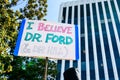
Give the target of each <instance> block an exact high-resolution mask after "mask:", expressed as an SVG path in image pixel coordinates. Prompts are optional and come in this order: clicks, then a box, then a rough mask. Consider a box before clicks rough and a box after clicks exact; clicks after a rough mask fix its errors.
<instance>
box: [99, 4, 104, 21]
mask: <svg viewBox="0 0 120 80" xmlns="http://www.w3.org/2000/svg"><path fill="white" fill-rule="evenodd" d="M98 7H99V13H100V20H104V16H103V12H102V11H103V10H102V4H101V2H99V3H98Z"/></svg>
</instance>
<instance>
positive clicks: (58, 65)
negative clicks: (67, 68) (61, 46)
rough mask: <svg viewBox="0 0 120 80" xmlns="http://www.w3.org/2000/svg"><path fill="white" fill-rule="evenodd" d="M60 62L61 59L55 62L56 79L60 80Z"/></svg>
mask: <svg viewBox="0 0 120 80" xmlns="http://www.w3.org/2000/svg"><path fill="white" fill-rule="evenodd" d="M61 64H62V61H61V60H58V63H57V71H58V72H57V75H56V80H60V74H61Z"/></svg>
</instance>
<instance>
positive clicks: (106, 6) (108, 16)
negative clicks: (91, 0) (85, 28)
mask: <svg viewBox="0 0 120 80" xmlns="http://www.w3.org/2000/svg"><path fill="white" fill-rule="evenodd" d="M104 4H105V10H106V15H107V19H111V17H110V12H109V8H108V3H107V1H105V2H104Z"/></svg>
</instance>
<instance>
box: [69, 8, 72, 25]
mask: <svg viewBox="0 0 120 80" xmlns="http://www.w3.org/2000/svg"><path fill="white" fill-rule="evenodd" d="M71 19H72V7H71V6H70V7H69V11H68V23H69V24H71Z"/></svg>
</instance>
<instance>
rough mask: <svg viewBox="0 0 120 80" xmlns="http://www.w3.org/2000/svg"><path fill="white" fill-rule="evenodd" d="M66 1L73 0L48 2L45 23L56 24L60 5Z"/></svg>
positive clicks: (49, 0)
mask: <svg viewBox="0 0 120 80" xmlns="http://www.w3.org/2000/svg"><path fill="white" fill-rule="evenodd" d="M67 1H75V0H48V12H47V16H46V19H47V21H52V22H58V15H59V8H60V4H61V3H62V2H67Z"/></svg>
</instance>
